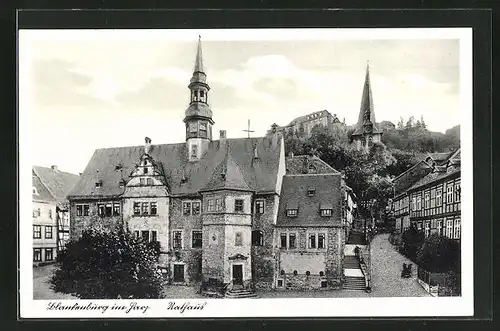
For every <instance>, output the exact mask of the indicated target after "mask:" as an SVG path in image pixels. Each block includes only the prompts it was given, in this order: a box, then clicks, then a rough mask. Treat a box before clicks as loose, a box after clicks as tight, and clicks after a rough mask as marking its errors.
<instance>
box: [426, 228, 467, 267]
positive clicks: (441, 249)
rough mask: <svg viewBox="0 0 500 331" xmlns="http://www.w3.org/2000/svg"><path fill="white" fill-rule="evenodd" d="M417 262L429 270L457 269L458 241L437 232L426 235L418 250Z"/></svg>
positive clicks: (458, 261)
mask: <svg viewBox="0 0 500 331" xmlns="http://www.w3.org/2000/svg"><path fill="white" fill-rule="evenodd" d="M417 263H418V265H419V266H420V267H422V268H424V269H425V270H427V271H430V272H438V273H440V272H448V271H450V270H457V269H459V268H458V266H459V263H460V243H459V242H458V241H455V240H452V239H448V238H446V237H444V236H440V235H438V234H433V235H431V236H429V237H427V238H426V239H425V241H424V243H423V245H422V247H421V248H420V250H419V251H418V254H417Z"/></svg>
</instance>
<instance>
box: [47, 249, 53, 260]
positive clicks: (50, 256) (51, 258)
mask: <svg viewBox="0 0 500 331" xmlns="http://www.w3.org/2000/svg"><path fill="white" fill-rule="evenodd" d="M52 253H53V249H52V248H45V261H52V260H53V259H54V255H53V254H52Z"/></svg>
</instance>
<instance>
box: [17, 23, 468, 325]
mask: <svg viewBox="0 0 500 331" xmlns="http://www.w3.org/2000/svg"><path fill="white" fill-rule="evenodd" d="M471 77H472V29H467V28H414V29H328V28H324V29H221V30H218V29H177V30H174V29H154V30H145V29H142V30H139V29H138V30H133V29H130V30H125V29H122V30H113V29H107V30H103V29H73V30H63V29H58V30H55V29H54V30H49V29H47V30H22V29H21V30H19V123H20V124H19V125H20V149H21V151H22V153H21V155H22V156H21V158H20V159H21V160H20V163H21V166H20V187H21V199H22V201H21V204H22V206H24V208H22V209H21V214H20V243H21V245H20V270H21V271H20V273H21V279H20V282H21V283H20V286H21V288H20V291H21V292H20V293H21V297H22V300H21V313H22V314H23V315H25V316H27V317H92V318H93V317H186V316H189V317H201V316H202V317H220V316H223V317H244V316H247V317H248V316H249V317H251V316H359V315H361V316H454V315H467V314H472V302H473V291H472V283H473V269H472V265H473V261H472V244H473V242H472V233H473V214H472V81H471ZM462 167H463V170H462ZM28 172H31V198H30V195H29V191H28V190H29V182H28V179H29V177H28ZM462 173H463V176H462ZM30 212H31V214H30ZM234 300H237V301H236V302H235V301H234ZM221 307H225V308H224V309H221ZM364 307H370V308H369V309H365V308H364ZM415 307H418V309H417V310H415V309H414V308H415Z"/></svg>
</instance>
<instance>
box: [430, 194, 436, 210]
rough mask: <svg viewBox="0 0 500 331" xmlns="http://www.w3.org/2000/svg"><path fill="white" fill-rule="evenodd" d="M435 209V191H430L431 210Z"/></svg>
mask: <svg viewBox="0 0 500 331" xmlns="http://www.w3.org/2000/svg"><path fill="white" fill-rule="evenodd" d="M434 207H436V190H432V191H431V208H434Z"/></svg>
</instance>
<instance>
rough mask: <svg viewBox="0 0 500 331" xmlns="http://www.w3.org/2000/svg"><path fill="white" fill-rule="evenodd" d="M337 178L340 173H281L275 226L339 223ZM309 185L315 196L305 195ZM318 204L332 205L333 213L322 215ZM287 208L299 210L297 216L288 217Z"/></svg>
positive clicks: (340, 194)
mask: <svg viewBox="0 0 500 331" xmlns="http://www.w3.org/2000/svg"><path fill="white" fill-rule="evenodd" d="M340 181H341V178H340V174H311V175H286V176H284V177H283V184H282V187H281V199H280V204H279V207H278V217H277V223H276V224H277V226H302V227H303V226H305V227H312V226H321V227H325V226H340V225H341V203H342V202H341V196H342V193H341V190H340ZM309 188H314V189H315V193H314V196H308V189H309ZM320 206H326V207H332V209H333V213H332V216H331V217H322V216H321V215H320ZM326 207H325V208H326ZM287 208H288V209H295V208H296V209H298V215H297V217H288V216H287V215H286V210H287Z"/></svg>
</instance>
